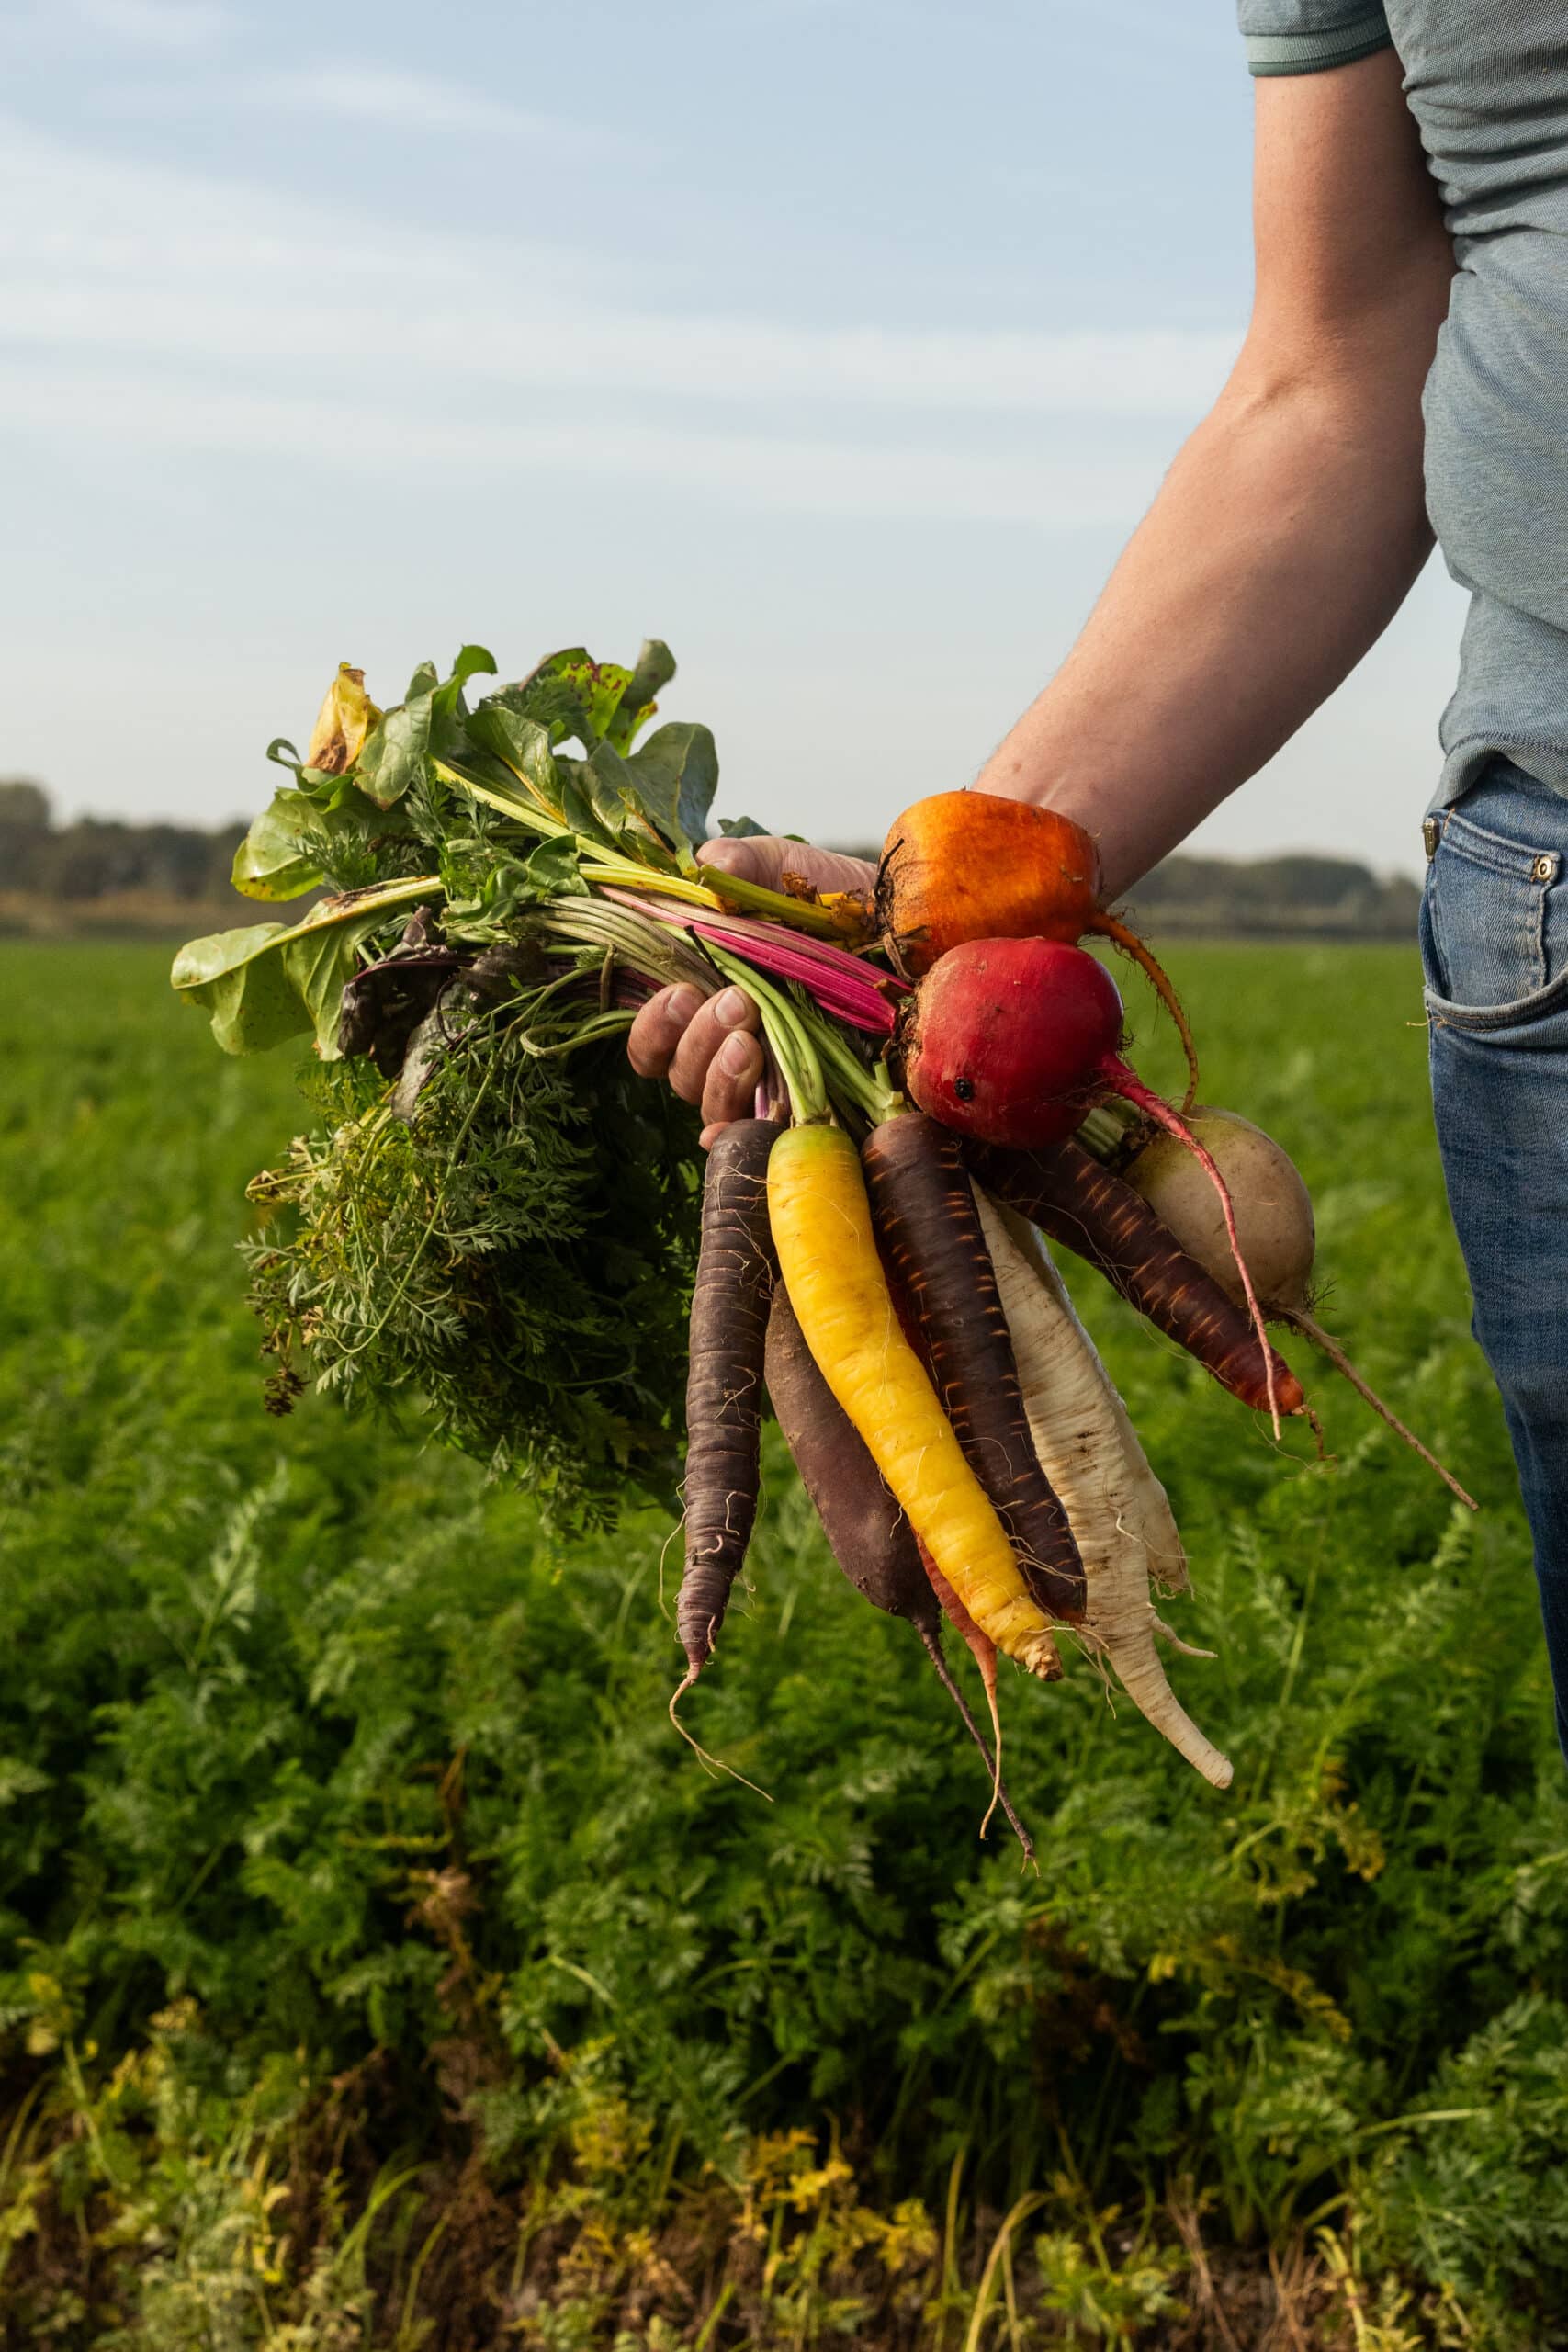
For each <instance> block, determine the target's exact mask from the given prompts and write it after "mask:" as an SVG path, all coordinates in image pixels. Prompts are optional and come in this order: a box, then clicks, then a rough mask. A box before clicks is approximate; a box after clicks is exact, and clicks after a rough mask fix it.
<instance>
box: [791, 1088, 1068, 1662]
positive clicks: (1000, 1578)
mask: <svg viewBox="0 0 1568 2352" xmlns="http://www.w3.org/2000/svg"><path fill="white" fill-rule="evenodd" d="M768 1207H769V1213H770V1216H771V1219H772V1224H773V1241H774V1245H775V1247H776V1249H777V1251H778V1261H779V1270H780V1272H781V1273H782V1275H783V1277H784V1287H785V1289H786V1290H787V1291H788V1293H789V1296H790V1303H791V1305H792V1306H794V1308H795V1316H796V1317H797V1319H798V1321H799V1324H800V1328H801V1330H802V1332H803V1333H804V1334H805V1338H806V1344H807V1347H808V1348H809V1349H810V1351H811V1353H812V1355H813V1357H814V1358H815V1360H816V1363H817V1364H818V1369H819V1370H820V1371H821V1373H822V1375H823V1377H824V1379H825V1380H826V1381H827V1383H828V1385H829V1388H830V1389H831V1391H832V1393H833V1395H834V1397H836V1399H837V1400H838V1403H839V1404H840V1407H841V1408H842V1409H843V1411H844V1413H845V1414H846V1415H847V1417H848V1419H849V1420H850V1421H851V1423H852V1425H853V1427H854V1429H855V1430H857V1431H858V1433H859V1435H860V1437H861V1439H862V1440H863V1443H864V1445H865V1447H866V1450H867V1452H868V1453H870V1455H871V1458H872V1460H873V1461H874V1463H875V1464H876V1467H877V1469H878V1470H879V1471H880V1473H881V1474H882V1476H883V1477H884V1478H885V1479H886V1482H887V1484H888V1486H889V1487H890V1488H891V1490H892V1492H893V1494H894V1495H895V1497H896V1498H897V1501H898V1502H899V1504H900V1505H901V1506H902V1508H903V1510H905V1511H906V1512H907V1513H908V1518H909V1520H910V1522H911V1524H912V1525H913V1527H914V1530H915V1532H916V1534H917V1535H919V1537H920V1538H921V1539H922V1541H923V1542H924V1543H925V1544H927V1545H928V1547H929V1548H930V1551H931V1556H932V1558H933V1559H934V1560H935V1561H936V1563H937V1566H939V1567H940V1568H941V1569H942V1574H943V1575H944V1576H945V1577H947V1578H948V1579H949V1581H950V1582H951V1584H952V1585H953V1589H954V1591H955V1592H957V1593H958V1595H959V1597H960V1599H961V1600H963V1602H964V1607H965V1608H966V1609H967V1610H968V1611H970V1613H971V1615H972V1616H973V1617H974V1618H975V1621H976V1623H977V1624H979V1625H980V1626H982V1627H983V1628H984V1630H985V1631H986V1632H987V1634H989V1635H990V1637H991V1639H992V1640H993V1641H994V1642H995V1643H996V1645H997V1647H998V1649H999V1650H1002V1651H1003V1652H1005V1654H1006V1655H1007V1656H1008V1657H1012V1658H1016V1659H1017V1660H1018V1661H1019V1663H1020V1664H1021V1665H1022V1666H1024V1667H1026V1668H1029V1669H1030V1671H1031V1672H1033V1673H1041V1672H1044V1673H1046V1674H1051V1673H1053V1672H1059V1671H1060V1660H1059V1659H1058V1657H1057V1655H1056V1648H1055V1643H1054V1642H1053V1641H1052V1638H1051V1630H1050V1627H1049V1625H1048V1624H1047V1623H1046V1621H1045V1618H1044V1615H1043V1612H1042V1611H1041V1610H1040V1609H1039V1608H1037V1607H1036V1605H1035V1603H1034V1602H1033V1601H1032V1600H1031V1598H1030V1596H1029V1592H1028V1590H1027V1589H1026V1587H1025V1585H1024V1582H1023V1579H1022V1577H1021V1576H1020V1574H1019V1570H1018V1564H1017V1562H1016V1561H1015V1560H1014V1558H1013V1555H1012V1547H1011V1545H1010V1544H1009V1542H1008V1539H1007V1533H1006V1531H1005V1530H1004V1528H1003V1526H1002V1523H1001V1521H1000V1520H999V1519H998V1517H997V1514H996V1512H995V1510H993V1509H992V1507H991V1504H990V1502H989V1501H988V1500H987V1496H986V1493H985V1490H984V1488H983V1487H981V1485H980V1483H979V1481H978V1479H977V1478H976V1476H975V1474H974V1472H973V1471H972V1470H971V1469H970V1467H969V1464H968V1463H967V1462H966V1461H965V1460H964V1453H963V1449H962V1448H961V1447H960V1445H959V1442H958V1440H957V1439H956V1437H954V1435H953V1430H952V1428H951V1427H950V1425H949V1423H948V1420H947V1418H946V1416H945V1415H944V1413H943V1412H942V1407H941V1405H940V1404H939V1403H938V1401H937V1397H936V1394H935V1391H934V1390H933V1389H932V1387H931V1382H930V1381H929V1380H928V1379H927V1377H926V1374H925V1371H924V1368H923V1367H922V1365H921V1363H920V1361H919V1357H918V1356H917V1355H916V1354H915V1352H914V1351H913V1349H912V1348H911V1347H910V1346H909V1343H908V1340H906V1339H905V1337H904V1335H903V1333H902V1331H901V1330H900V1329H899V1328H898V1318H897V1314H896V1312H895V1310H894V1306H893V1302H892V1299H891V1298H890V1296H889V1295H888V1289H887V1280H886V1275H885V1274H884V1272H883V1271H882V1262H881V1260H880V1259H879V1257H878V1256H877V1250H876V1241H875V1238H874V1235H873V1232H872V1226H871V1207H870V1204H869V1202H868V1200H867V1198H866V1189H865V1180H864V1178H863V1175H862V1173H861V1165H860V1155H859V1153H858V1152H857V1150H856V1149H855V1147H854V1144H853V1142H852V1139H851V1137H850V1136H848V1135H847V1134H846V1133H845V1132H844V1130H843V1129H842V1128H841V1127H833V1126H828V1125H822V1124H818V1123H813V1124H810V1125H803V1126H796V1127H791V1128H790V1129H789V1130H788V1131H787V1132H786V1133H785V1134H784V1135H782V1136H780V1137H779V1140H778V1142H777V1143H776V1144H775V1145H774V1147H773V1157H772V1159H770V1160H769V1163H768Z"/></svg>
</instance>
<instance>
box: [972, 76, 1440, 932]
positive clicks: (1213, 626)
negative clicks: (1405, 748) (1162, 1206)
mask: <svg viewBox="0 0 1568 2352" xmlns="http://www.w3.org/2000/svg"><path fill="white" fill-rule="evenodd" d="M1400 76H1401V69H1400V65H1399V61H1398V59H1397V58H1396V57H1395V55H1394V53H1393V51H1392V50H1384V51H1381V52H1380V53H1379V54H1378V55H1377V56H1375V57H1369V58H1367V59H1365V60H1364V61H1363V62H1360V63H1359V64H1356V65H1347V66H1341V67H1338V68H1336V69H1335V70H1333V71H1331V72H1328V73H1322V74H1304V75H1302V76H1299V77H1290V78H1281V79H1279V80H1263V81H1260V82H1259V83H1258V85H1257V94H1258V112H1257V164H1256V174H1255V189H1254V227H1255V236H1256V243H1257V292H1256V296H1255V300H1254V307H1253V315H1252V322H1251V325H1250V328H1249V330H1248V333H1247V341H1246V343H1245V344H1244V345H1243V346H1242V350H1241V354H1240V356H1239V357H1238V359H1237V361H1236V364H1235V368H1234V370H1233V371H1232V374H1231V377H1230V379H1229V381H1228V382H1227V384H1226V385H1225V388H1224V391H1223V392H1222V393H1221V394H1220V397H1219V399H1218V401H1216V402H1215V404H1214V407H1213V410H1212V411H1211V412H1210V413H1209V415H1208V416H1207V417H1206V418H1205V419H1204V421H1203V423H1202V424H1201V425H1200V426H1199V427H1198V429H1197V431H1196V432H1195V433H1194V434H1193V435H1192V436H1191V438H1190V441H1188V443H1187V444H1186V446H1185V447H1184V448H1183V449H1182V450H1181V452H1180V454H1179V457H1178V458H1177V459H1176V462H1175V464H1174V465H1173V466H1172V467H1171V469H1170V472H1169V473H1168V476H1167V477H1166V481H1165V483H1164V485H1163V487H1162V488H1161V490H1160V492H1159V495H1158V497H1157V498H1156V501H1155V503H1154V504H1153V506H1152V507H1151V508H1150V510H1149V513H1148V514H1147V515H1146V516H1145V519H1144V521H1143V523H1142V525H1141V526H1139V528H1138V530H1137V532H1136V533H1135V534H1134V537H1133V539H1132V541H1131V543H1130V545H1129V546H1128V548H1127V549H1126V551H1125V553H1124V554H1123V555H1122V560H1121V561H1120V562H1119V563H1118V565H1117V567H1116V569H1115V571H1114V572H1113V573H1112V574H1111V580H1110V582H1109V584H1108V585H1107V587H1106V589H1105V591H1104V594H1102V595H1101V597H1100V602H1099V604H1098V605H1096V607H1095V609H1094V612H1093V613H1092V615H1091V616H1090V617H1089V622H1088V624H1087V626H1086V627H1085V628H1084V630H1083V633H1082V635H1081V636H1080V637H1079V639H1078V640H1077V644H1076V645H1075V646H1074V648H1073V650H1072V651H1071V652H1070V653H1069V654H1068V656H1067V659H1066V662H1064V663H1063V665H1062V667H1061V669H1060V670H1059V671H1058V672H1057V673H1056V675H1055V678H1054V679H1053V680H1052V682H1051V684H1049V685H1048V686H1047V687H1046V688H1045V690H1044V692H1043V694H1042V695H1040V697H1039V699H1038V700H1037V701H1036V702H1035V703H1034V704H1033V705H1032V707H1031V708H1030V709H1029V710H1028V711H1026V712H1025V713H1024V716H1023V717H1022V718H1021V719H1020V720H1019V722H1018V725H1017V726H1016V727H1015V728H1014V729H1013V730H1012V732H1011V734H1010V735H1009V736H1008V737H1007V739H1006V741H1004V742H1003V743H1002V744H1001V746H1000V747H999V749H998V751H997V752H994V753H993V754H992V756H991V758H990V760H989V761H988V762H987V764H986V766H985V768H984V769H983V770H982V771H981V774H980V776H979V779H978V780H979V784H980V786H981V787H982V789H984V790H985V791H987V792H999V793H1007V794H1010V795H1011V796H1012V797H1015V798H1018V799H1022V800H1032V801H1038V802H1041V803H1043V804H1045V805H1048V806H1050V807H1052V808H1055V809H1063V810H1065V811H1066V813H1067V814H1068V815H1069V816H1072V817H1076V818H1077V820H1078V822H1079V823H1080V824H1082V825H1086V826H1087V827H1088V828H1089V831H1091V832H1092V833H1094V834H1095V835H1096V836H1097V838H1098V840H1099V842H1100V854H1101V857H1102V859H1103V861H1104V868H1105V880H1106V887H1107V888H1108V890H1109V892H1110V893H1111V896H1112V897H1114V896H1116V895H1118V894H1119V893H1120V892H1121V891H1122V890H1124V889H1126V888H1127V887H1128V886H1129V885H1130V884H1131V883H1133V882H1134V881H1136V880H1137V878H1138V876H1140V875H1142V874H1145V873H1146V872H1147V871H1148V869H1149V867H1150V866H1152V865H1156V863H1157V862H1158V860H1159V859H1160V858H1162V857H1163V856H1164V855H1165V854H1166V853H1167V851H1168V850H1170V849H1172V848H1173V847H1174V846H1175V844H1176V843H1177V842H1179V841H1181V840H1182V839H1183V838H1184V837H1185V835H1186V834H1188V833H1189V832H1190V831H1191V830H1192V828H1193V826H1194V825H1196V824H1197V823H1198V822H1199V820H1201V818H1203V817H1206V816H1207V815H1208V814H1209V812H1210V810H1211V809H1215V808H1217V807H1218V805H1219V803H1220V802H1221V801H1222V800H1224V798H1226V797H1227V796H1228V795H1229V794H1230V793H1232V792H1234V791H1235V789H1236V787H1237V786H1238V785H1241V784H1245V783H1246V781H1247V778H1248V777H1249V776H1250V775H1255V774H1256V773H1257V771H1258V768H1260V767H1261V766H1262V765H1263V763H1264V762H1265V761H1266V760H1268V759H1269V758H1271V757H1272V755H1273V753H1274V752H1277V751H1278V750H1279V748H1280V745H1281V743H1283V742H1285V741H1287V739H1288V738H1289V737H1290V736H1292V734H1294V732H1295V730H1296V729H1297V728H1298V727H1300V726H1301V724H1302V722H1303V719H1305V718H1309V717H1310V716H1311V714H1312V713H1313V712H1314V710H1315V709H1316V708H1317V707H1318V706H1319V704H1320V703H1322V702H1324V701H1325V700H1326V698H1327V696H1328V695H1331V694H1332V693H1333V691H1334V689H1335V687H1336V686H1337V685H1338V684H1340V682H1341V681H1342V680H1343V679H1344V678H1345V677H1347V676H1348V673H1349V672H1350V671H1351V670H1352V669H1353V668H1354V667H1355V665H1356V663H1357V662H1359V660H1360V658H1361V656H1362V654H1363V653H1364V652H1365V651H1366V650H1367V648H1368V647H1369V646H1370V645H1371V643H1372V642H1373V641H1374V639H1376V638H1378V637H1379V636H1380V635H1381V634H1382V630H1383V629H1384V628H1386V627H1387V626H1388V623H1389V622H1390V620H1392V618H1393V615H1394V613H1395V612H1396V611H1397V610H1398V608H1399V606H1400V605H1401V604H1402V603H1403V601H1404V596H1405V594H1406V593H1407V592H1408V590H1409V588H1410V586H1411V584H1412V582H1414V580H1415V579H1416V574H1417V573H1418V572H1419V571H1420V569H1421V567H1422V565H1423V564H1424V563H1425V561H1426V560H1427V554H1428V552H1429V551H1430V548H1431V531H1430V527H1429V526H1428V524H1427V508H1426V499H1425V494H1424V491H1423V486H1422V469H1421V457H1422V427H1421V387H1422V384H1423V382H1424V381H1425V379H1426V375H1427V368H1428V367H1429V366H1430V364H1431V358H1432V352H1433V348H1434V345H1435V344H1436V341H1437V335H1438V327H1439V326H1440V325H1441V323H1442V320H1443V316H1444V313H1445V311H1446V310H1447V307H1448V299H1449V290H1450V283H1451V280H1452V277H1453V268H1454V262H1453V250H1452V246H1451V244H1450V239H1449V235H1448V232H1447V230H1446V228H1445V227H1444V224H1443V217H1442V209H1441V205H1440V202H1439V199H1438V191H1437V187H1436V185H1435V183H1434V182H1433V180H1432V177H1431V175H1430V174H1429V172H1428V171H1427V166H1426V163H1425V159H1424V157H1423V155H1422V152H1421V146H1420V141H1419V138H1418V136H1417V133H1416V124H1415V121H1414V119H1413V118H1412V116H1411V114H1410V111H1409V108H1408V107H1406V105H1405V103H1404V92H1403V89H1402V86H1401V78H1400Z"/></svg>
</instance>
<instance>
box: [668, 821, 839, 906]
mask: <svg viewBox="0 0 1568 2352" xmlns="http://www.w3.org/2000/svg"><path fill="white" fill-rule="evenodd" d="M697 862H698V864H699V865H715V866H716V867H717V868H718V870H719V872H720V873H721V874H736V875H739V876H740V878H741V879H742V880H743V881H746V882H757V883H760V884H761V887H762V888H763V889H765V890H777V889H779V888H781V887H782V886H783V882H784V876H785V875H786V874H798V875H800V876H802V878H803V879H804V880H805V881H807V882H809V883H810V884H811V886H812V888H814V889H817V890H855V891H860V892H865V891H868V890H871V889H872V888H874V886H875V882H876V868H875V866H874V865H868V864H867V863H866V861H865V859H864V858H863V857H846V856H845V855H844V854H843V852H842V851H841V850H836V849H816V848H814V847H813V846H812V844H811V843H810V842H790V841H784V839H783V838H782V837H781V836H780V835H778V834H776V833H758V834H754V835H752V836H751V837H750V839H748V840H744V841H735V842H731V841H716V842H704V843H703V846H702V848H701V849H700V850H698V852H697Z"/></svg>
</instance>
